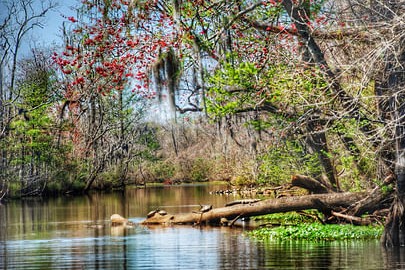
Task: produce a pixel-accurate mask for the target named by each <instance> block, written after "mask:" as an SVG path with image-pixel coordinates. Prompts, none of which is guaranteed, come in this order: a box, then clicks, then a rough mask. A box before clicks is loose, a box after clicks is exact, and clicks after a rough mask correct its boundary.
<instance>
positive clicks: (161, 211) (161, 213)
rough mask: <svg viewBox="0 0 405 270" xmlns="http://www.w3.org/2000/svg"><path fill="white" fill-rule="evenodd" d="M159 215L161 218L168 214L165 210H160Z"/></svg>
mask: <svg viewBox="0 0 405 270" xmlns="http://www.w3.org/2000/svg"><path fill="white" fill-rule="evenodd" d="M158 214H159V215H161V216H165V215H167V212H166V211H165V210H159V211H158Z"/></svg>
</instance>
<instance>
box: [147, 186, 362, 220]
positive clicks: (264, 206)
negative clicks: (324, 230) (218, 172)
mask: <svg viewBox="0 0 405 270" xmlns="http://www.w3.org/2000/svg"><path fill="white" fill-rule="evenodd" d="M365 197H366V193H332V194H316V195H305V196H299V197H283V198H279V199H268V200H263V201H258V202H253V203H250V204H238V205H232V206H228V207H221V208H214V209H212V210H210V211H208V212H205V213H199V212H193V213H184V214H176V215H171V214H166V215H161V214H159V211H157V212H156V213H155V214H154V215H152V216H150V217H148V218H147V219H146V220H144V221H143V222H142V223H143V224H201V223H209V224H220V223H221V219H224V218H225V219H227V220H234V219H238V218H242V217H250V216H260V215H266V214H272V213H280V212H289V211H300V210H307V209H318V210H321V211H324V210H325V207H330V210H334V209H333V208H340V207H348V206H350V205H352V204H354V203H355V202H357V201H359V200H361V199H363V198H365Z"/></svg>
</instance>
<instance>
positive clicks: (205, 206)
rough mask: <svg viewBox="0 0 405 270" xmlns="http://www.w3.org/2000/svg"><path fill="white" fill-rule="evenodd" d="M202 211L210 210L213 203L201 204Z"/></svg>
mask: <svg viewBox="0 0 405 270" xmlns="http://www.w3.org/2000/svg"><path fill="white" fill-rule="evenodd" d="M200 207H201V208H200V213H205V212H208V211H210V210H211V209H212V205H209V204H206V205H201V204H200Z"/></svg>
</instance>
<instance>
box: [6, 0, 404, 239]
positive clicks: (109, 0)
mask: <svg viewBox="0 0 405 270" xmlns="http://www.w3.org/2000/svg"><path fill="white" fill-rule="evenodd" d="M2 3H3V4H4V9H2V10H3V11H2V14H4V16H3V15H2V17H4V18H2V20H1V21H0V36H1V44H0V55H1V60H0V61H1V62H0V82H1V83H0V149H1V150H0V198H5V197H15V196H17V197H20V196H32V195H40V194H51V193H72V192H87V191H89V190H91V189H104V190H106V189H119V188H123V187H125V186H126V185H128V184H144V183H146V182H156V181H158V182H166V183H176V182H183V181H208V180H211V181H212V180H226V181H229V182H230V183H232V184H235V185H250V186H256V185H267V186H279V185H283V184H286V183H288V182H290V181H291V176H292V175H297V174H300V175H306V176H308V177H310V178H311V179H314V180H315V181H316V182H318V183H320V184H321V185H322V186H323V188H325V189H326V190H328V191H331V192H340V191H364V190H370V189H372V188H375V187H378V186H383V184H384V180H387V179H393V180H394V181H396V182H395V183H396V184H395V185H394V186H393V188H394V189H393V190H395V192H396V193H395V194H396V199H395V201H394V204H393V205H394V206H397V208H395V207H394V208H393V209H392V213H395V214H394V216H397V217H398V216H399V217H401V216H403V200H404V194H405V185H404V184H405V139H404V134H405V132H404V122H405V105H404V85H405V74H404V68H403V65H404V62H405V49H404V41H405V40H404V29H405V27H404V9H405V7H404V3H403V2H401V1H377V0H372V1H357V0H346V1H327V0H282V1H281V0H280V1H273V0H266V1H207V0H198V1H194V2H190V1H180V0H172V1H158V0H153V1H152V0H139V1H125V0H103V1H86V0H84V1H81V2H78V3H77V5H76V8H75V11H74V12H75V15H74V16H66V17H65V21H64V23H63V25H62V26H61V35H62V37H63V46H62V47H55V48H38V47H37V48H33V49H32V53H31V54H30V55H29V56H26V57H20V56H21V46H22V42H23V41H24V39H26V38H27V37H28V36H29V33H30V31H32V30H33V29H35V28H37V27H40V26H41V22H42V21H41V20H43V18H44V16H45V15H46V14H47V13H49V12H50V11H51V10H53V9H54V8H56V4H55V3H53V2H52V1H45V2H41V5H40V6H38V5H36V4H35V2H34V1H33V0H21V1H17V2H15V1H2ZM159 118H166V119H165V121H161V120H160V121H158V120H157V119H159ZM390 181H391V180H390ZM384 187H385V188H387V187H386V186H384ZM388 188H389V187H388ZM387 191H390V190H387ZM391 191H392V190H391ZM401 207H402V208H401ZM401 209H402V210H401ZM401 211H402V212H401ZM398 222H399V223H397V225H398V224H401V222H400V219H398ZM394 223H395V222H394ZM398 226H399V225H398ZM398 241H400V240H398Z"/></svg>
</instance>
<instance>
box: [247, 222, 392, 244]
mask: <svg viewBox="0 0 405 270" xmlns="http://www.w3.org/2000/svg"><path fill="white" fill-rule="evenodd" d="M383 229H384V228H383V227H382V226H353V225H336V224H332V225H322V224H318V223H311V224H300V225H296V226H280V227H275V228H271V229H269V228H261V229H258V230H254V231H252V232H249V233H248V234H249V235H250V236H252V237H254V238H257V239H262V240H265V239H270V240H309V241H336V240H360V239H379V238H380V237H381V235H382V232H383Z"/></svg>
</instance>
